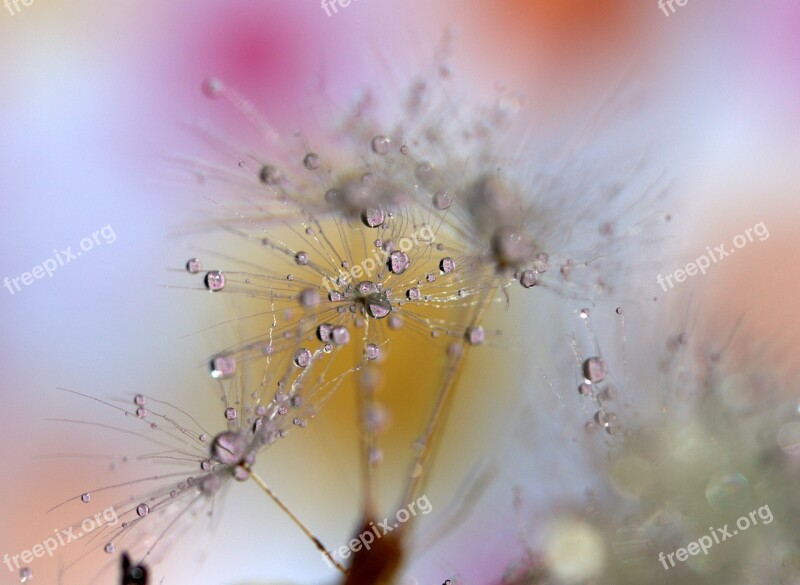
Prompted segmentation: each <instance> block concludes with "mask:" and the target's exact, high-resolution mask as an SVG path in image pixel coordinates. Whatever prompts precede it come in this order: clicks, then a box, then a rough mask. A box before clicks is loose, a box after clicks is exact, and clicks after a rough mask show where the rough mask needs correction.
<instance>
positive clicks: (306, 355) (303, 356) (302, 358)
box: [294, 347, 312, 368]
mask: <svg viewBox="0 0 800 585" xmlns="http://www.w3.org/2000/svg"><path fill="white" fill-rule="evenodd" d="M311 357H312V356H311V352H310V351H309V350H307V349H306V348H304V347H302V348H300V349H298V350H297V351H296V352H295V353H294V363H295V364H297V366H299V367H301V368H307V367H308V366H310V365H311Z"/></svg>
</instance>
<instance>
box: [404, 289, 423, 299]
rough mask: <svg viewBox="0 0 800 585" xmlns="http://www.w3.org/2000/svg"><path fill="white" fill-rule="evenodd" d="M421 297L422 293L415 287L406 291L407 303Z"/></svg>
mask: <svg viewBox="0 0 800 585" xmlns="http://www.w3.org/2000/svg"><path fill="white" fill-rule="evenodd" d="M421 296H422V293H421V292H420V290H419V289H418V288H417V287H414V288H410V289H408V290H407V291H406V297H408V300H409V301H418V300H419V299H420V297H421Z"/></svg>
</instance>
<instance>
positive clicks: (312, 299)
mask: <svg viewBox="0 0 800 585" xmlns="http://www.w3.org/2000/svg"><path fill="white" fill-rule="evenodd" d="M297 298H298V300H299V301H300V304H301V305H302V306H303V307H305V308H307V309H310V308H312V307H316V306H317V305H319V292H317V290H316V289H313V288H307V289H305V290H304V291H301V292H300V294H299V295H298V297H297Z"/></svg>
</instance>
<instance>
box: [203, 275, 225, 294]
mask: <svg viewBox="0 0 800 585" xmlns="http://www.w3.org/2000/svg"><path fill="white" fill-rule="evenodd" d="M205 283H206V288H207V289H208V290H210V291H212V292H216V291H220V290H222V289H223V288H225V274H223V272H222V271H221V270H211V271H209V272H206V278H205Z"/></svg>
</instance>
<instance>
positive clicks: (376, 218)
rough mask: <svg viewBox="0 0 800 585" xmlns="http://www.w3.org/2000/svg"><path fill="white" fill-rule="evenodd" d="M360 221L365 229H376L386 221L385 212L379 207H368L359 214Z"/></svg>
mask: <svg viewBox="0 0 800 585" xmlns="http://www.w3.org/2000/svg"><path fill="white" fill-rule="evenodd" d="M361 221H363V222H364V225H366V226H367V227H371V228H376V227H378V226H381V225H383V222H384V221H386V212H385V211H384V210H383V209H381V208H380V207H368V208H367V209H365V210H364V211H362V212H361Z"/></svg>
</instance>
